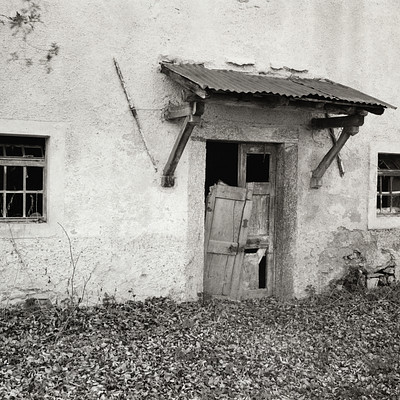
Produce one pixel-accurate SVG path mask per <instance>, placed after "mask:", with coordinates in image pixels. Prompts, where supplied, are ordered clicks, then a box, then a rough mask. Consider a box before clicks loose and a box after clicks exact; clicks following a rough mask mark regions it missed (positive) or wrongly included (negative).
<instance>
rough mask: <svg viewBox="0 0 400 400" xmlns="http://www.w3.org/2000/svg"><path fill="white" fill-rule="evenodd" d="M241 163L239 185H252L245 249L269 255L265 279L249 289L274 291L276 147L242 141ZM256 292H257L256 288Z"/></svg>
mask: <svg viewBox="0 0 400 400" xmlns="http://www.w3.org/2000/svg"><path fill="white" fill-rule="evenodd" d="M238 164H239V167H238V185H239V186H240V187H246V186H247V185H249V184H250V183H252V186H253V208H252V215H251V218H250V221H249V230H248V238H247V242H246V249H247V250H250V249H251V250H253V251H257V253H258V254H265V257H266V260H265V262H266V270H265V283H264V284H262V285H261V284H260V285H259V287H258V288H256V287H254V286H253V287H250V288H249V289H252V290H256V289H263V290H261V291H259V293H258V294H259V295H265V294H267V295H271V294H273V287H274V279H275V277H274V252H273V249H274V219H275V175H276V173H275V165H276V149H275V147H274V146H272V145H267V144H241V145H240V146H239V163H238ZM259 250H261V251H259ZM249 253H250V252H249ZM250 254H253V253H250ZM248 258H249V259H250V258H252V259H254V260H258V262H259V261H260V258H259V257H254V255H253V256H250V255H249V257H248ZM257 267H258V265H257ZM258 272H259V271H256V270H255V269H254V271H252V272H251V273H257V275H258ZM253 282H254V279H253ZM265 292H267V293H265ZM253 294H255V295H257V293H256V292H254V293H253Z"/></svg>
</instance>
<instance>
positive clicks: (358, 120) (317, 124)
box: [311, 114, 364, 129]
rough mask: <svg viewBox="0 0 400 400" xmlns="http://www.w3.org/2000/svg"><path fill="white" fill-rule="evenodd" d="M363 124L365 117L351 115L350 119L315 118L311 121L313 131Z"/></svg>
mask: <svg viewBox="0 0 400 400" xmlns="http://www.w3.org/2000/svg"><path fill="white" fill-rule="evenodd" d="M363 124H364V115H360V114H355V115H350V116H348V117H333V118H313V119H312V120H311V126H312V128H313V129H325V128H340V127H351V126H362V125H363Z"/></svg>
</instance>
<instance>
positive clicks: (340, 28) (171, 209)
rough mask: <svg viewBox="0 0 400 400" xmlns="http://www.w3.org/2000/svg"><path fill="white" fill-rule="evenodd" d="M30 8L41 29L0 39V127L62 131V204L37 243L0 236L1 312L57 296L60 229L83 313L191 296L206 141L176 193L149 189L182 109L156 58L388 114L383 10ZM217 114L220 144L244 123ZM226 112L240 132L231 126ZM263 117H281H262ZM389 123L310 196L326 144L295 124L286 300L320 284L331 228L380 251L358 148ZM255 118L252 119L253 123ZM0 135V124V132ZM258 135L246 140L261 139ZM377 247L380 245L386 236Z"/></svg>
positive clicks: (337, 2)
mask: <svg viewBox="0 0 400 400" xmlns="http://www.w3.org/2000/svg"><path fill="white" fill-rule="evenodd" d="M19 4H20V3H19V2H17V1H16V2H14V3H13V2H7V4H2V5H0V12H1V13H3V14H7V13H11V12H12V10H15V5H17V6H18V5H19ZM41 4H42V14H43V20H44V22H45V24H43V25H41V26H39V27H38V28H37V31H36V32H35V33H33V34H31V35H30V36H29V37H28V40H29V44H25V43H24V42H21V41H20V40H17V39H15V38H13V37H12V36H11V35H10V32H9V31H8V30H7V29H5V28H4V27H0V29H1V30H0V34H1V36H0V39H1V42H0V43H1V46H0V52H1V57H0V66H1V70H2V71H3V73H2V74H1V76H0V80H1V96H0V119H1V120H4V121H5V122H4V123H3V125H5V124H6V122H7V121H19V123H21V124H22V125H25V126H26V124H29V123H30V122H32V126H34V124H35V123H36V121H41V123H43V122H48V123H51V124H60V123H61V124H62V125H63V127H64V128H63V129H64V143H63V147H65V150H64V151H63V154H62V159H63V160H64V161H63V168H62V171H60V181H62V182H63V193H62V197H63V207H64V208H63V212H62V213H60V214H61V215H57V217H56V219H57V221H55V219H53V220H52V221H51V223H52V224H53V225H54V226H55V228H54V230H53V232H52V233H51V235H41V234H40V232H39V230H40V229H43V228H41V227H40V226H37V229H38V232H35V227H30V228H29V234H26V232H25V234H24V233H23V232H24V229H21V228H20V227H16V226H13V225H10V226H9V227H7V229H1V230H0V231H1V233H2V236H1V240H0V247H1V254H2V258H1V260H0V274H1V277H2V279H1V283H0V285H1V286H0V292H1V297H0V298H1V300H2V301H3V302H9V301H14V300H16V299H21V298H24V296H26V295H28V294H30V293H36V292H46V293H47V294H48V295H49V296H50V297H52V298H55V297H59V298H60V297H62V296H63V295H65V292H66V288H67V282H68V278H69V277H70V265H69V262H70V260H69V247H68V241H67V238H66V236H65V235H64V234H63V232H62V229H61V228H60V227H59V226H58V225H57V223H60V224H62V226H63V227H64V228H65V229H66V231H67V232H68V233H69V235H70V238H71V240H72V243H73V250H74V254H76V255H77V254H81V256H80V259H79V263H78V267H77V270H78V272H77V278H76V279H77V285H78V290H81V287H82V282H83V280H85V279H87V278H88V277H89V275H90V274H91V278H90V281H89V282H88V285H87V289H86V294H87V295H88V297H87V301H89V302H96V301H101V298H102V297H103V296H104V293H105V292H107V293H108V294H109V295H116V297H117V298H118V299H127V298H130V296H131V295H132V294H134V295H136V296H137V298H144V297H147V296H161V295H162V296H167V295H170V296H172V297H174V298H177V299H181V300H183V299H194V298H196V296H197V293H198V292H201V291H202V274H203V270H202V268H203V248H202V240H203V239H202V238H203V225H202V224H203V220H202V218H203V181H202V180H203V179H204V162H205V161H204V160H205V145H204V142H202V141H201V140H193V141H191V142H190V143H189V145H188V148H187V149H186V151H185V153H184V155H183V158H182V160H181V162H180V164H179V166H178V170H177V184H176V186H175V187H174V188H171V189H164V188H161V186H160V177H161V170H162V168H163V166H164V164H165V162H166V159H167V158H168V155H169V150H170V149H171V147H172V144H173V142H174V138H175V136H176V135H177V133H178V131H179V127H180V124H179V123H177V122H167V121H164V120H163V119H162V109H163V108H164V107H166V106H167V104H168V102H169V101H178V100H179V98H180V89H179V87H178V86H177V85H175V84H174V83H172V82H171V81H170V80H169V79H168V78H167V77H166V76H164V75H163V74H161V73H159V66H158V63H159V61H160V60H162V59H169V60H176V61H189V62H203V63H205V65H206V66H208V67H213V68H229V69H238V70H243V71H249V72H267V73H276V74H278V75H281V76H287V75H288V74H290V73H292V72H294V70H296V71H304V72H300V73H299V75H301V76H305V77H327V78H330V79H332V80H334V81H337V82H340V83H343V84H347V85H349V86H353V87H355V88H357V89H360V90H361V91H364V92H366V93H368V94H371V95H373V96H375V97H377V98H380V99H382V100H384V101H387V102H389V103H392V104H397V105H398V104H400V101H399V95H398V91H397V89H396V86H395V82H398V81H399V78H400V77H399V74H400V72H399V70H398V61H399V60H400V50H399V48H398V46H397V43H398V42H399V39H400V37H399V36H400V30H399V29H398V17H399V11H398V2H397V1H396V0H377V1H368V2H366V1H351V2H350V1H347V0H310V1H297V0H287V1H284V2H282V1H280V0H270V1H264V0H238V1H233V0H217V1H215V0H207V1H206V0H202V1H189V0H162V1H160V0H135V1H128V0H124V1H122V0H113V1H102V0H100V1H99V0H96V1H95V0H88V1H85V2H82V1H80V0H72V1H69V2H65V1H62V0H51V1H50V0H48V1H43V2H41ZM51 42H57V44H58V45H59V46H60V54H59V55H58V56H57V57H56V58H55V59H54V61H53V62H52V68H53V70H52V72H51V73H47V72H46V69H45V68H44V67H43V66H41V65H40V63H37V62H35V63H34V65H33V66H30V67H27V66H26V65H25V63H24V61H22V60H21V61H12V62H9V61H7V59H9V58H10V57H9V54H10V53H12V52H15V51H18V53H19V54H20V56H21V57H22V56H23V55H24V54H26V57H32V58H33V60H34V61H36V60H38V59H39V58H40V57H41V53H38V52H37V51H36V50H35V49H34V48H32V47H31V46H32V45H33V46H36V47H38V46H39V47H40V46H44V45H48V44H49V43H51ZM113 57H116V59H117V60H118V62H119V64H120V67H121V69H122V72H123V74H124V77H125V80H126V83H127V86H128V88H129V90H130V93H131V96H132V99H133V101H134V103H135V106H136V107H137V109H138V115H139V119H140V123H141V125H142V130H143V135H144V136H145V139H146V141H147V144H148V147H149V149H150V152H151V154H152V156H153V157H154V158H155V160H156V162H157V166H158V171H157V172H155V171H154V169H153V166H152V164H151V162H150V160H149V157H148V155H147V154H146V152H145V150H144V146H143V143H142V141H141V138H140V136H139V133H138V130H137V128H136V126H135V124H134V121H133V119H132V116H131V114H130V111H129V108H128V106H127V102H126V99H125V97H124V94H123V91H122V89H121V86H120V83H119V80H118V77H117V75H116V72H115V68H114V65H113ZM216 113H225V119H226V121H225V122H224V121H223V120H222V122H221V121H220V122H219V123H220V124H222V127H223V126H225V129H221V131H222V132H226V135H232V133H230V132H231V130H232V124H234V125H242V126H243V125H245V124H247V123H248V118H249V115H248V111H246V110H245V111H243V114H242V116H241V114H238V113H237V110H235V111H234V112H232V110H231V111H226V110H217V111H216ZM208 115H209V116H210V118H209V119H208V120H206V122H207V121H213V118H212V113H209V114H208ZM233 115H235V116H236V119H238V121H236V122H237V123H236V122H235V121H234V122H233V123H232V118H233ZM271 118H272V119H273V118H282V119H285V118H287V117H285V116H279V115H275V116H273V115H272V114H271ZM304 118H305V117H304V116H303V117H301V120H302V121H303V120H304ZM399 118H400V117H399V115H398V112H396V111H392V110H389V111H386V112H385V114H384V115H383V116H372V115H370V116H368V117H367V118H366V122H365V125H364V126H363V127H362V128H361V129H360V133H359V134H358V135H357V136H356V137H355V138H352V139H351V140H350V141H349V142H348V144H347V145H346V147H345V149H344V150H343V152H342V156H343V161H344V164H345V169H346V175H345V177H344V178H343V179H341V178H339V176H338V173H337V170H336V166H335V165H332V167H331V169H330V170H329V171H328V172H327V173H326V175H325V177H324V186H323V187H322V188H321V189H319V190H311V189H309V178H310V174H311V170H312V169H314V168H315V167H316V165H317V164H318V162H319V160H320V159H321V158H322V157H323V155H324V154H325V153H326V151H327V149H328V148H329V146H330V139H329V137H328V136H327V134H326V133H324V132H314V133H313V132H311V131H310V130H308V129H306V128H305V127H304V126H302V127H301V128H298V127H297V128H296V130H298V129H300V131H299V132H300V135H299V144H298V145H299V168H300V173H299V177H298V187H299V202H298V210H299V211H298V223H297V224H298V232H297V238H298V243H297V249H298V250H297V254H296V258H297V265H296V266H294V276H295V287H294V291H295V294H297V295H301V294H302V293H303V290H304V287H305V285H306V284H308V283H310V284H313V285H315V286H317V287H323V285H324V284H325V283H326V282H327V281H329V279H331V278H333V277H335V276H336V275H338V274H339V271H340V268H339V259H338V258H337V257H336V258H335V251H336V250H337V248H336V247H335V244H334V243H335V242H336V240H337V237H338V235H339V236H340V235H342V236H343V234H342V233H341V232H343V231H344V230H345V231H346V232H347V231H351V232H353V233H352V234H351V235H353V236H354V235H356V236H357V235H358V233H357V232H361V233H360V235H361V236H363V235H364V236H368V238H364V239H362V240H361V239H359V238H358V236H357V238H356V239H349V240H350V241H352V243H349V244H348V245H346V246H347V247H346V246H344V247H345V248H342V250H341V251H342V252H343V253H346V251H347V250H350V249H351V248H352V247H354V246H356V245H357V243H358V246H359V245H360V241H361V242H362V246H365V248H369V247H368V246H367V245H366V244H365V243H369V242H373V241H374V240H375V242H378V241H379V240H383V241H385V240H386V239H381V237H382V235H381V233H380V232H378V233H376V235H377V237H379V238H378V239H377V238H375V237H372V236H371V232H369V231H367V204H368V196H369V192H368V190H369V185H370V182H369V176H370V175H369V171H370V168H371V166H370V165H369V143H370V142H371V141H375V140H378V138H379V140H382V138H383V140H385V139H388V140H393V138H396V137H397V130H398V128H399V127H400V119H399ZM254 122H255V124H257V123H265V120H264V119H263V117H262V116H260V115H255V116H254ZM279 124H281V123H279ZM213 126H214V127H213ZM1 128H2V126H1V123H0V132H1ZM196 129H197V128H196ZM203 129H204V132H205V137H207V135H213V129H214V131H215V129H216V128H215V125H212V124H211V126H209V125H207V123H205V125H204V128H203ZM199 131H200V130H199ZM221 131H219V133H218V132H217V133H216V135H220V132H221ZM244 131H245V130H244ZM246 132H247V131H246ZM195 133H196V132H195ZM235 134H237V132H236V133H235ZM246 135H247V133H246ZM257 135H258V134H257V133H255V134H254V136H253V138H252V137H251V134H250V136H249V138H248V139H246V140H259V139H260V136H257ZM200 136H201V135H200ZM189 160H190V162H189ZM54 222H56V224H54ZM354 232H356V233H354ZM368 232H369V233H368ZM11 234H12V235H13V238H14V239H10V237H11ZM351 235H350V237H352V236H351ZM389 236H390V237H391V239H390V243H389V244H388V245H390V246H391V248H393V246H394V242H395V237H396V234H395V233H394V232H391V233H390V235H389ZM353 242H354V246H353ZM382 246H383V247H384V246H385V244H382ZM382 246H381V247H382ZM339 247H340V246H339ZM342 247H343V246H342ZM359 247H360V246H359ZM335 249H336V250H335ZM379 251H380V247H379V245H377V247H376V253H377V254H378V253H379ZM331 253H332V256H330V254H331ZM336 253H337V252H336ZM396 255H397V253H396ZM371 257H373V256H372V253H371ZM375 258H376V256H375ZM321 263H323V264H324V265H326V267H325V266H324V267H321Z"/></svg>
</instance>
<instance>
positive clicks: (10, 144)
mask: <svg viewBox="0 0 400 400" xmlns="http://www.w3.org/2000/svg"><path fill="white" fill-rule="evenodd" d="M44 201H45V139H44V138H33V137H14V136H0V221H1V220H3V221H5V220H7V221H8V220H13V221H15V220H35V221H44V220H45V204H44Z"/></svg>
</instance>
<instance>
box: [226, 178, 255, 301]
mask: <svg viewBox="0 0 400 400" xmlns="http://www.w3.org/2000/svg"><path fill="white" fill-rule="evenodd" d="M253 188H254V185H253V184H252V183H249V184H248V186H247V193H246V202H245V205H244V209H243V215H242V219H241V224H240V232H239V238H238V244H239V251H238V253H237V255H236V257H235V262H234V265H233V270H232V284H231V297H232V298H234V299H239V298H240V293H241V287H240V283H241V277H242V273H243V271H242V270H243V257H244V248H245V245H246V241H247V235H248V230H249V220H250V217H251V210H252V205H253V202H252V197H253Z"/></svg>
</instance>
